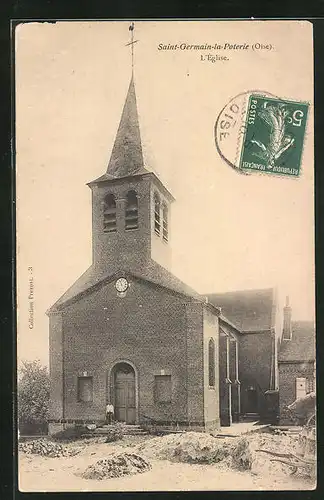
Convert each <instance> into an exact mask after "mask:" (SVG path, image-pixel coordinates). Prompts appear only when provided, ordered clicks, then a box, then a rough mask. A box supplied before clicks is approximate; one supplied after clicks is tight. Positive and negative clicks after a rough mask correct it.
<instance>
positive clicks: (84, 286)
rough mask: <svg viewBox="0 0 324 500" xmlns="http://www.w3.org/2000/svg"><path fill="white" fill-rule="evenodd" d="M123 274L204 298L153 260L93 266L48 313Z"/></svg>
mask: <svg viewBox="0 0 324 500" xmlns="http://www.w3.org/2000/svg"><path fill="white" fill-rule="evenodd" d="M122 274H129V275H132V276H134V277H136V278H139V279H143V280H145V281H149V282H151V283H154V284H156V285H159V286H162V287H164V288H167V289H169V290H172V291H174V292H177V293H180V294H182V295H186V296H188V297H190V298H192V299H196V300H203V299H204V297H203V296H202V295H200V294H198V293H197V292H196V291H195V290H193V289H192V288H191V287H189V286H188V285H186V284H185V283H184V282H183V281H181V280H180V279H179V278H177V277H176V276H175V275H174V274H172V273H171V272H170V271H168V270H167V269H165V268H164V267H162V266H160V265H159V264H158V263H157V262H155V261H153V260H151V261H150V262H149V263H148V265H147V266H145V267H143V268H141V269H140V270H139V269H136V270H127V269H118V268H115V269H110V270H109V271H107V270H102V271H98V269H96V268H94V267H93V266H91V267H89V268H88V269H87V271H86V272H85V273H84V274H82V275H81V276H80V278H78V279H77V280H76V281H75V283H74V284H73V285H72V286H71V287H70V288H69V289H68V290H67V291H66V292H65V293H64V294H63V295H62V296H61V297H60V298H59V299H58V300H57V301H56V302H55V304H54V305H53V306H52V307H50V309H49V310H48V313H51V312H55V311H57V310H60V309H62V308H63V307H64V306H65V305H67V304H68V303H70V302H71V301H74V300H77V299H78V298H81V296H83V295H85V294H87V293H91V291H94V290H95V289H97V287H100V286H103V285H104V284H105V283H107V282H109V281H110V280H112V279H114V277H116V276H118V275H122Z"/></svg>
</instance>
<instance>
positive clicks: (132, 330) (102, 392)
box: [50, 280, 203, 423]
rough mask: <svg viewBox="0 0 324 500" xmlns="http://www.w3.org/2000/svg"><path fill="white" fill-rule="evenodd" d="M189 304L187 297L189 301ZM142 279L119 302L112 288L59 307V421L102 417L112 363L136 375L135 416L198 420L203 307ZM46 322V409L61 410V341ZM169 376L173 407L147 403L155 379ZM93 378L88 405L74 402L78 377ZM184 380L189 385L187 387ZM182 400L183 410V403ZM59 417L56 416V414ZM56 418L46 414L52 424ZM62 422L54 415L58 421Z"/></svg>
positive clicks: (201, 411) (149, 401)
mask: <svg viewBox="0 0 324 500" xmlns="http://www.w3.org/2000/svg"><path fill="white" fill-rule="evenodd" d="M188 300H189V299H188ZM188 300H187V299H186V298H185V297H183V296H180V295H177V294H174V293H172V292H170V291H168V290H166V289H162V288H160V287H156V286H154V285H151V284H148V283H147V282H144V281H141V280H134V282H133V283H131V286H130V289H129V290H128V292H127V294H126V297H124V298H119V297H117V294H116V290H115V287H114V283H109V284H106V285H105V286H104V287H102V288H101V289H100V290H97V291H95V292H93V293H92V294H90V295H88V296H86V297H84V298H82V299H81V300H80V301H78V302H75V303H74V304H70V305H69V306H67V307H66V308H65V309H64V312H63V315H62V327H63V331H64V369H65V379H64V394H65V401H64V403H65V404H64V407H65V411H64V415H62V417H63V418H65V419H95V420H96V419H103V418H104V411H105V404H106V401H107V399H109V381H108V378H109V372H110V369H111V367H112V366H113V364H114V363H115V362H116V361H121V360H123V361H129V362H131V363H132V364H133V365H134V366H135V367H136V370H137V373H138V386H139V387H138V389H139V394H140V397H139V408H138V411H139V416H140V420H142V419H143V415H145V416H148V417H150V418H153V419H156V420H162V421H169V420H176V421H187V420H188V419H190V421H191V422H193V423H194V422H198V423H202V421H203V341H202V309H201V308H202V305H201V304H192V305H190V304H187V303H186V302H188ZM55 317H56V316H53V317H51V324H52V328H53V331H52V333H51V338H52V339H55V341H54V340H53V341H52V343H51V346H50V358H51V378H52V380H53V381H54V386H55V390H54V391H53V392H52V399H53V407H55V408H58V409H59V408H61V394H62V391H61V390H60V388H61V386H60V384H61V382H60V380H61V372H60V369H59V367H60V366H61V365H59V359H61V358H60V357H61V354H60V341H59V339H60V338H59V336H58V335H57V334H56V333H54V331H57V330H58V325H57V324H56V322H57V320H54V319H53V318H55ZM160 370H166V371H167V372H168V373H171V377H172V402H171V403H163V404H159V403H156V402H155V401H154V397H153V395H154V390H153V389H154V387H153V385H154V374H157V373H159V371H160ZM84 371H86V372H87V375H88V376H92V377H93V389H94V395H93V401H92V402H87V403H85V402H78V401H77V377H78V376H80V375H82V373H83V372H84ZM188 380H190V384H188ZM188 401H189V405H188ZM61 413H62V412H61ZM58 415H59V412H58V411H56V413H55V412H54V413H52V418H55V417H56V416H58ZM60 416H61V415H60Z"/></svg>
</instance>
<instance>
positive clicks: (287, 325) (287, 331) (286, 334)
mask: <svg viewBox="0 0 324 500" xmlns="http://www.w3.org/2000/svg"><path fill="white" fill-rule="evenodd" d="M283 315H284V316H283V329H282V340H291V334H292V332H291V307H290V305H289V297H288V295H287V297H286V305H285V307H284V309H283Z"/></svg>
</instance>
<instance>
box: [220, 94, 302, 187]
mask: <svg viewBox="0 0 324 500" xmlns="http://www.w3.org/2000/svg"><path fill="white" fill-rule="evenodd" d="M255 101H257V103H258V104H256V102H255ZM267 103H268V104H267ZM268 105H270V108H268V109H267V111H266V112H265V111H264V109H265V108H264V106H265V107H266V108H267V106H268ZM262 106H263V107H262ZM271 106H272V107H274V108H276V109H275V110H273V109H272V108H271ZM277 107H278V109H280V110H281V111H277ZM308 107H309V104H308V103H300V102H296V101H289V100H285V99H281V98H280V97H278V96H276V95H274V94H272V93H270V92H267V91H263V90H251V91H246V92H242V93H240V94H238V95H236V96H235V97H233V98H232V99H231V100H230V101H229V102H228V103H227V104H226V105H225V106H224V107H223V109H222V110H221V112H220V113H219V115H218V117H217V119H216V123H215V128H214V134H215V144H216V149H217V151H218V154H219V155H220V157H221V158H222V159H223V161H224V162H225V163H227V164H228V165H229V166H230V167H232V168H234V169H235V170H236V172H238V173H240V174H245V175H249V174H251V173H273V174H279V175H280V174H281V175H286V176H287V175H290V176H294V177H296V176H298V175H299V173H300V165H301V158H302V149H303V144H304V136H305V128H306V120H307V113H308ZM276 113H277V114H278V113H279V115H280V116H281V118H280V119H279V121H278V118H277V119H275V117H276V116H277V115H276ZM268 114H270V115H271V117H272V115H274V116H273V118H272V119H273V122H272V121H271V120H270V117H268V116H267V115H268ZM276 120H277V121H276ZM298 124H300V125H298ZM278 127H281V128H280V131H279V130H277V129H278ZM280 141H281V142H280ZM288 141H289V145H288ZM290 141H292V142H291V144H290ZM285 148H286V149H285ZM262 152H263V153H264V157H263V158H261V157H260V155H261V156H262ZM266 152H267V153H266ZM271 154H272V157H271ZM258 155H259V156H258ZM267 155H268V156H267ZM270 157H271V158H270ZM275 157H276V158H275ZM268 158H269V161H268ZM270 162H271V163H270ZM270 167H272V168H270ZM274 167H275V168H274ZM296 172H297V173H296Z"/></svg>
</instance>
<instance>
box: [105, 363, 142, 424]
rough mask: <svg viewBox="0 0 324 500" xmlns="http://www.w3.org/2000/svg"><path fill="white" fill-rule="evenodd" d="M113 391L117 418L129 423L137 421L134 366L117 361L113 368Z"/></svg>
mask: <svg viewBox="0 0 324 500" xmlns="http://www.w3.org/2000/svg"><path fill="white" fill-rule="evenodd" d="M111 393H112V400H113V403H114V408H115V419H116V420H117V421H118V422H126V423H127V424H135V423H136V406H137V405H136V399H137V397H136V376H135V370H134V368H133V367H132V366H131V365H130V364H129V363H126V362H121V363H117V364H116V365H115V366H114V367H113V370H112V376H111Z"/></svg>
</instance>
